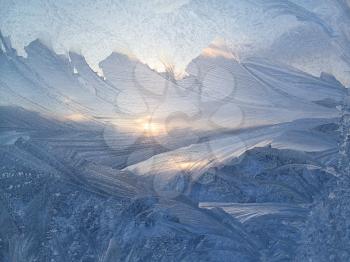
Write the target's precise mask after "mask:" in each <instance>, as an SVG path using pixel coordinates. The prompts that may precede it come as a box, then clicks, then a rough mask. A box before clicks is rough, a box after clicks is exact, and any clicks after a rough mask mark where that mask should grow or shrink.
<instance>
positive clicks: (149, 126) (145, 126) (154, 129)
mask: <svg viewBox="0 0 350 262" xmlns="http://www.w3.org/2000/svg"><path fill="white" fill-rule="evenodd" d="M137 122H138V125H139V127H140V129H141V130H142V132H143V133H144V135H145V136H156V135H159V134H160V133H161V127H160V125H159V124H158V123H155V122H154V121H153V119H152V117H151V116H146V117H145V118H142V119H139V120H138V121H137Z"/></svg>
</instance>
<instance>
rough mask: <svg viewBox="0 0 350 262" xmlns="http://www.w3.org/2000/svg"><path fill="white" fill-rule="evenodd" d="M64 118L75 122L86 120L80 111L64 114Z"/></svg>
mask: <svg viewBox="0 0 350 262" xmlns="http://www.w3.org/2000/svg"><path fill="white" fill-rule="evenodd" d="M64 118H65V119H66V120H70V121H75V122H79V121H84V120H86V117H85V116H84V115H82V114H80V113H76V114H71V115H68V116H65V117H64Z"/></svg>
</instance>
